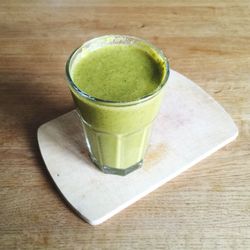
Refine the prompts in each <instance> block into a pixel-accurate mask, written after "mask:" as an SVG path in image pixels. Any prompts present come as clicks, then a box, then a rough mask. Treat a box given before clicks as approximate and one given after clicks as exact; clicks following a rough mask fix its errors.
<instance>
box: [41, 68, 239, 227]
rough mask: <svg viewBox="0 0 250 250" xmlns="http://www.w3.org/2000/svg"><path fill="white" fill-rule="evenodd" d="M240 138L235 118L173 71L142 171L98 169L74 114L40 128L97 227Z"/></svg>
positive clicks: (78, 204) (68, 196)
mask: <svg viewBox="0 0 250 250" xmlns="http://www.w3.org/2000/svg"><path fill="white" fill-rule="evenodd" d="M237 135H238V129H237V127H236V126H235V124H234V122H233V121H232V119H231V117H230V116H229V115H228V114H227V113H226V112H225V110H224V109H223V108H222V107H221V106H220V105H219V104H218V103H217V102H216V101H215V100H214V99H213V98H212V97H210V96H209V95H208V94H206V93H205V92H204V91H203V90H202V89H201V88H200V87H198V86H197V85H196V84H195V83H193V82H192V81H191V80H189V79H187V78H186V77H184V76H183V75H181V74H179V73H178V72H175V71H173V70H171V73H170V78H169V81H168V83H167V87H166V95H165V99H164V101H163V104H162V108H161V110H160V113H159V115H158V117H157V119H156V120H155V123H154V128H153V134H152V138H151V142H150V146H149V149H148V152H147V155H146V158H145V162H144V166H143V168H141V169H138V170H136V171H135V172H132V173H130V174H129V175H127V176H125V177H123V176H116V175H107V174H104V173H102V172H101V171H99V170H98V169H97V168H96V167H95V166H94V165H93V164H92V162H91V161H90V160H89V158H88V153H87V150H86V147H85V145H84V140H83V136H84V135H83V132H82V129H81V126H80V123H79V120H78V117H77V115H76V111H71V112H69V113H67V114H65V115H62V116H60V117H58V118H56V119H54V120H52V121H49V122H47V123H45V124H43V125H42V126H41V127H40V128H39V129H38V143H39V146H40V151H41V154H42V157H43V159H44V162H45V164H46V166H47V170H48V172H49V173H50V175H51V177H52V179H53V180H54V182H55V184H56V186H57V187H58V189H59V190H60V192H61V193H62V195H63V196H64V198H65V200H66V201H68V202H69V203H70V205H71V206H72V207H73V208H74V210H75V211H77V213H78V214H79V215H80V216H81V217H82V218H83V219H84V220H85V221H87V222H88V223H90V224H91V225H97V224H100V223H102V222H104V221H105V220H107V219H109V218H110V217H112V216H113V215H115V214H117V213H118V212H120V211H121V210H122V209H124V208H126V207H128V206H129V205H130V204H132V203H134V202H135V201H137V200H139V199H140V198H142V197H143V196H145V195H147V194H148V193H150V192H152V191H153V190H155V189H156V188H158V187H159V186H161V185H163V184H165V183H166V182H167V181H169V180H171V179H173V178H174V177H176V176H177V175H179V174H180V173H182V172H183V171H185V170H187V169H188V168H190V167H191V166H193V165H194V164H196V163H197V162H199V161H201V160H202V159H204V158H205V157H207V156H209V155H210V154H212V153H213V152H215V151H216V150H218V149H220V148H221V147H223V146H225V145H226V144H227V143H229V142H231V141H232V140H234V139H235V138H236V137H237ZM215 168H216V166H215ZM215 171H216V169H215ZM162 195H164V194H162Z"/></svg>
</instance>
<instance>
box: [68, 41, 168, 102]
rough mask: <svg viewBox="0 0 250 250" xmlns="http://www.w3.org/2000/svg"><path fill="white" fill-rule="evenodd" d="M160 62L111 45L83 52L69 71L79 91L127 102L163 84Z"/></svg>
mask: <svg viewBox="0 0 250 250" xmlns="http://www.w3.org/2000/svg"><path fill="white" fill-rule="evenodd" d="M163 74H164V69H163V62H162V61H161V60H160V59H159V58H157V57H156V56H152V55H150V54H149V53H148V52H146V51H144V50H143V49H140V48H137V47H135V46H129V45H112V46H106V47H103V48H99V49H97V50H94V51H90V52H86V53H83V56H82V58H80V59H79V60H78V61H77V63H76V64H75V65H74V66H73V69H72V78H73V81H74V83H75V84H76V85H77V86H78V88H79V89H81V90H82V91H84V92H85V93H87V94H89V95H91V96H92V97H96V98H99V99H102V100H111V101H118V102H119V101H120V102H128V101H134V100H138V99H140V98H141V97H143V96H146V95H149V94H150V93H152V92H153V91H154V90H155V89H156V88H157V87H158V86H159V84H160V83H161V82H162V78H163V77H164V76H163Z"/></svg>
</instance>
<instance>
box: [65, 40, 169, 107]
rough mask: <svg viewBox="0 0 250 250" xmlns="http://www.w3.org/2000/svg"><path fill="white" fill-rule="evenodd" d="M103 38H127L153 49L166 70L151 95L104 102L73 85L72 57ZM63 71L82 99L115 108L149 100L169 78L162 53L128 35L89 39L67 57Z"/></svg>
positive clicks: (165, 58) (151, 45) (167, 66)
mask: <svg viewBox="0 0 250 250" xmlns="http://www.w3.org/2000/svg"><path fill="white" fill-rule="evenodd" d="M105 38H128V39H132V40H134V41H138V42H143V43H144V44H145V45H147V46H149V48H151V49H153V51H154V52H156V53H157V55H158V56H159V57H160V58H161V59H162V60H163V62H164V67H165V68H166V72H165V75H164V77H163V79H162V80H161V83H160V84H159V86H158V87H157V88H156V89H155V90H154V91H152V92H151V93H149V94H147V95H144V96H142V97H140V98H139V99H136V100H133V101H113V100H105V99H101V98H97V97H94V96H92V95H90V94H88V93H86V92H85V91H83V90H81V89H80V88H79V87H77V85H76V84H75V83H74V81H73V79H72V77H71V74H70V70H69V67H70V63H71V60H72V58H73V56H74V55H75V54H76V53H77V52H78V51H79V50H81V49H82V48H84V46H86V45H88V44H90V43H93V42H95V41H96V40H99V39H105ZM107 46H108V45H107ZM128 46H129V45H128ZM65 71H66V77H67V80H68V83H69V85H70V86H71V87H72V88H73V90H74V91H75V92H76V93H77V94H79V95H80V96H81V97H84V98H86V99H87V100H89V101H92V102H95V103H101V104H104V105H114V106H115V105H117V106H129V105H135V104H137V103H141V102H144V101H146V100H149V99H151V98H152V97H154V96H155V95H156V94H157V93H158V92H160V90H161V89H162V88H163V87H164V86H165V85H166V83H167V80H168V78H169V73H170V70H169V62H168V59H167V57H166V56H165V54H164V52H163V51H162V50H161V49H159V48H157V47H156V46H155V45H153V44H152V43H150V42H148V41H146V40H144V39H141V38H138V37H135V36H129V35H104V36H98V37H95V38H93V39H90V40H88V41H86V42H85V43H83V44H82V45H81V46H80V47H78V48H76V49H75V50H74V51H73V52H72V53H71V55H70V56H69V58H68V60H67V62H66V65H65Z"/></svg>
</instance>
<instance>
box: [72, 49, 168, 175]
mask: <svg viewBox="0 0 250 250" xmlns="http://www.w3.org/2000/svg"><path fill="white" fill-rule="evenodd" d="M163 65H164V63H163V61H162V59H160V58H159V57H157V56H156V55H155V54H153V53H152V54H151V53H148V52H146V51H144V50H142V49H140V48H137V47H134V46H128V45H112V46H106V47H103V48H100V49H97V50H95V51H92V52H86V53H84V55H83V56H82V57H81V58H80V59H78V60H76V61H75V62H74V64H73V67H72V69H71V75H72V78H73V81H74V83H75V84H76V85H77V87H78V88H79V89H81V90H82V91H84V92H85V93H87V94H88V95H90V96H92V97H95V98H99V99H102V100H109V101H116V102H129V101H136V100H139V99H141V98H142V97H144V96H147V95H150V94H151V93H152V92H154V91H155V90H156V89H157V88H158V87H159V84H161V82H162V80H163V78H164V77H165V74H166V71H165V69H164V67H163ZM71 90H72V89H71ZM72 93H73V98H74V100H75V103H76V105H77V107H78V110H79V112H80V114H81V117H82V121H83V127H84V131H85V136H86V138H87V144H88V146H89V150H90V152H91V157H92V160H93V161H94V162H95V163H96V165H98V166H99V167H100V168H101V169H105V168H106V167H107V168H109V169H113V170H114V171H113V172H115V173H117V174H122V175H124V174H126V173H127V172H126V169H128V168H131V166H135V165H136V164H138V163H139V162H141V161H142V159H143V157H144V155H145V152H146V149H147V145H148V142H149V138H150V131H151V124H152V121H153V120H154V118H155V116H156V114H157V113H158V111H159V107H160V103H161V100H162V96H163V91H159V92H158V93H156V95H154V96H153V97H151V98H150V99H149V100H146V101H142V102H140V101H138V103H137V104H134V105H116V106H114V105H111V106H110V105H107V104H105V103H102V102H98V101H97V102H94V101H91V100H88V99H87V98H84V97H82V96H80V95H79V94H77V93H76V92H75V91H74V90H72ZM111 172H112V171H111Z"/></svg>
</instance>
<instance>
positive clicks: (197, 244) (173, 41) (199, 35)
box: [0, 0, 250, 249]
mask: <svg viewBox="0 0 250 250" xmlns="http://www.w3.org/2000/svg"><path fill="white" fill-rule="evenodd" d="M249 12H250V3H249V0H242V1H237V0H228V1H226V0H223V1H216V0H208V1H200V0H191V1H181V0H177V1H168V0H166V1H163V0H162V1H153V0H147V1H146V0H143V1H128V0H126V1H115V0H109V1H101V0H93V1H77V0H73V1H65V0H64V1H63V0H61V1H50V0H45V1H41V0H39V1H29V0H23V1H17V0H8V1H7V0H2V1H1V2H0V29H1V32H0V44H1V47H0V83H1V84H0V95H1V96H0V107H1V113H0V123H1V124H0V137H1V140H0V143H1V149H0V171H1V177H0V178H1V181H0V195H1V202H0V213H1V216H0V248H1V249H247V248H249V245H250V199H249V197H250V185H249V184H250V166H249V162H250V84H249V82H250V74H249V72H250V56H249V55H250V43H249V41H250V16H249ZM110 33H113V34H130V35H136V36H139V37H142V38H145V39H147V40H150V41H151V42H153V43H154V44H156V45H157V46H159V47H161V48H162V49H163V50H164V51H165V53H166V54H167V55H168V57H169V59H170V63H171V66H172V68H174V69H176V70H177V71H179V72H181V73H182V74H184V75H186V76H188V77H189V78H190V79H192V80H194V81H195V82H197V83H199V84H200V86H201V87H202V88H204V89H205V90H206V91H207V92H208V93H209V94H210V95H212V96H213V97H214V98H215V99H216V100H217V101H218V102H220V103H221V104H222V105H223V106H224V107H225V109H226V110H227V111H228V112H229V113H230V114H231V115H232V116H233V118H234V120H235V121H236V123H237V126H238V127H239V130H240V135H239V137H238V139H237V141H236V142H234V143H232V144H230V145H228V146H227V147H225V148H223V149H222V150H220V151H218V152H217V153H216V154H214V155H213V156H211V157H210V158H208V159H207V160H204V161H203V162H201V163H200V164H198V165H197V166H196V167H194V168H192V170H190V171H188V172H185V174H183V175H181V176H179V177H178V178H176V179H175V180H173V181H172V182H170V183H168V184H167V185H164V186H163V187H161V188H160V189H158V190H157V191H155V192H153V193H152V194H150V195H149V196H147V197H145V198H144V199H142V200H140V201H139V202H137V203H135V204H134V205H133V206H131V207H129V208H128V209H126V211H124V212H123V213H121V214H119V215H117V216H116V218H115V220H110V221H107V222H106V223H104V224H102V225H100V226H98V227H97V228H93V227H92V226H89V225H88V224H86V223H84V222H83V221H82V220H81V219H79V218H78V217H77V216H76V215H75V214H74V213H73V212H72V211H71V210H69V208H68V207H67V205H66V204H65V203H64V202H63V200H62V199H61V197H60V196H59V195H58V193H57V192H56V190H55V187H54V186H53V184H52V183H51V182H50V181H49V180H48V175H47V173H46V171H45V167H44V164H43V162H42V160H41V157H40V155H39V152H38V146H37V141H36V130H37V128H38V126H39V125H40V124H42V123H44V122H46V121H48V120H50V119H52V118H54V117H56V116H58V115H60V114H63V113H65V112H67V111H69V110H71V109H72V108H73V103H72V100H71V96H70V94H69V91H68V89H67V86H66V80H65V77H64V65H65V61H66V59H67V57H68V56H69V54H70V52H71V51H72V50H73V49H74V48H75V47H77V46H78V45H80V44H81V43H82V42H83V41H85V40H86V39H89V38H92V37H95V36H98V35H102V34H110Z"/></svg>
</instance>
